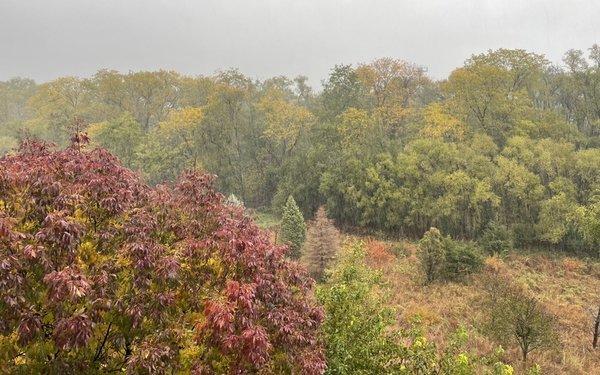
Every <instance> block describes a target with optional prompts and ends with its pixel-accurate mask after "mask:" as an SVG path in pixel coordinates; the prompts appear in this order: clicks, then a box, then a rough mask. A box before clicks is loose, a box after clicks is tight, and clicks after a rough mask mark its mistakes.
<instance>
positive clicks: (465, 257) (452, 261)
mask: <svg viewBox="0 0 600 375" xmlns="http://www.w3.org/2000/svg"><path fill="white" fill-rule="evenodd" d="M445 247H446V259H445V263H444V277H445V279H448V280H461V279H463V278H464V277H466V276H468V275H470V274H472V273H475V272H478V271H479V270H481V268H482V267H483V257H482V256H481V252H480V250H479V248H477V246H475V244H474V243H472V242H458V241H453V240H452V239H450V238H446V245H445Z"/></svg>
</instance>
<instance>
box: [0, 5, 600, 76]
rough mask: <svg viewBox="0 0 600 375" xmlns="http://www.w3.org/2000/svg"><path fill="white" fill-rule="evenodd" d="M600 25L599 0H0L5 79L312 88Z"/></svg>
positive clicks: (534, 47)
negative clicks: (344, 73) (273, 80)
mask: <svg viewBox="0 0 600 375" xmlns="http://www.w3.org/2000/svg"><path fill="white" fill-rule="evenodd" d="M599 18H600V2H598V1H594V0H578V1H564V0H549V1H539V0H534V1H523V0H521V1H518V0H506V1H490V0H472V1H466V0H463V1H448V0H421V1H419V0H372V1H366V0H363V1H357V0H295V1H294V0H257V1H248V0H240V1H233V0H214V1H213V0H206V1H186V0H127V1H124V0H104V1H98V0H54V1H48V0H0V80H6V79H8V78H11V77H14V76H25V77H30V78H34V79H35V80H37V81H47V80H51V79H54V78H56V77H59V76H64V75H75V76H83V77H85V76H89V75H91V74H93V73H94V72H95V71H97V70H98V69H101V68H108V69H116V70H119V71H125V72H126V71H129V70H156V69H173V70H177V71H179V72H182V73H187V74H193V75H197V74H211V73H214V72H215V71H217V70H220V69H226V68H230V67H235V68H239V69H240V70H241V71H242V72H244V73H246V74H248V75H250V76H252V77H256V78H265V77H269V76H274V75H288V76H295V75H298V74H303V75H306V76H308V77H309V78H310V82H311V83H312V84H313V85H314V86H319V83H320V81H321V80H322V79H324V78H325V77H326V76H327V74H328V72H329V70H330V69H331V68H332V67H333V66H334V65H335V64H339V63H360V62H368V61H370V60H372V59H374V58H377V57H381V56H390V57H396V58H401V59H405V60H409V61H412V62H415V63H417V64H419V65H422V66H424V67H426V68H427V69H428V71H429V74H430V75H431V76H433V77H434V78H444V77H445V76H446V75H447V74H448V73H449V72H450V71H451V70H452V69H454V68H455V67H457V66H459V65H461V64H462V62H463V61H464V60H465V59H466V58H468V57H469V56H470V55H471V54H473V53H478V52H483V51H486V50H488V49H495V48H499V47H506V48H524V49H527V50H530V51H533V52H538V53H544V54H546V56H547V57H548V58H549V59H550V60H552V61H554V62H560V60H561V57H562V55H563V54H564V52H565V51H566V50H568V49H570V48H579V49H586V48H588V47H590V46H591V45H592V44H593V43H595V42H597V41H598V39H599V32H600V26H599V25H600V24H599V23H598V19H599Z"/></svg>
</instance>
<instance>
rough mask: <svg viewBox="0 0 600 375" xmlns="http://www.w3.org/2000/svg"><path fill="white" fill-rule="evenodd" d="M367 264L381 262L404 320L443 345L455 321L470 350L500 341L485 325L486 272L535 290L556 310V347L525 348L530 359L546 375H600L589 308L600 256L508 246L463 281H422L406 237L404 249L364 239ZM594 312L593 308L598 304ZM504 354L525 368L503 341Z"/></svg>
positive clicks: (598, 280) (599, 276) (599, 293)
mask: <svg viewBox="0 0 600 375" xmlns="http://www.w3.org/2000/svg"><path fill="white" fill-rule="evenodd" d="M365 244H366V248H367V252H368V254H369V256H370V257H371V258H370V259H369V260H368V263H369V265H371V266H373V267H375V268H377V269H380V270H381V271H382V272H383V274H384V278H385V280H386V281H387V283H388V285H389V286H390V287H391V289H392V293H391V300H390V304H391V305H393V306H394V307H395V308H396V309H397V311H398V318H399V319H398V322H399V324H401V325H402V324H404V322H406V321H408V320H409V319H411V318H412V317H414V316H415V315H418V316H420V317H421V321H422V322H423V324H424V326H425V329H426V332H427V335H428V336H429V337H430V338H431V339H432V340H435V341H436V342H437V343H438V344H439V345H440V346H441V347H443V346H444V345H445V339H446V338H447V337H449V335H450V334H451V333H452V332H454V331H455V330H456V329H457V328H458V327H460V326H464V327H466V328H467V330H468V331H469V342H468V349H469V351H472V352H474V353H479V354H486V353H487V354H489V353H490V352H491V351H493V349H494V348H495V347H497V344H496V343H494V342H493V341H491V340H490V339H488V338H487V337H486V336H485V334H484V333H483V332H482V326H483V322H484V321H485V316H484V314H485V312H484V310H483V309H482V308H481V302H482V300H483V298H484V297H485V295H484V292H483V290H482V283H483V282H484V279H485V277H484V276H485V274H486V273H495V274H501V275H504V276H507V277H509V278H510V279H511V280H513V282H516V283H518V284H520V285H521V286H522V287H523V288H525V289H526V290H528V291H529V292H531V294H532V295H535V296H536V297H537V298H538V300H539V301H540V303H542V304H543V305H544V306H545V307H546V308H547V309H548V310H549V311H550V312H552V313H553V314H555V315H556V316H557V317H558V325H559V327H558V328H559V331H560V332H559V334H560V341H561V343H560V347H559V348H557V349H552V350H543V351H542V350H539V351H534V352H532V353H531V354H530V360H529V363H528V365H529V366H530V365H532V364H533V363H538V364H539V365H540V366H541V367H542V373H543V374H581V375H584V374H585V375H588V374H600V349H596V350H593V349H592V347H591V339H592V334H591V330H592V320H593V316H592V312H593V311H594V308H595V309H597V308H598V303H600V262H590V261H583V260H579V259H575V258H571V257H561V256H554V255H552V254H548V253H530V254H518V253H516V252H513V253H511V254H510V255H509V256H508V257H507V258H505V259H500V258H496V257H490V258H487V259H486V261H485V267H484V269H483V271H482V272H481V274H480V275H476V276H474V277H473V278H472V279H471V280H469V281H467V282H465V283H452V282H449V283H435V284H433V285H427V286H425V285H423V282H422V277H421V275H420V270H419V267H418V260H417V258H416V252H417V251H418V250H417V249H416V247H415V246H414V245H411V244H408V243H405V244H403V247H404V249H406V251H405V253H406V255H405V256H401V257H396V256H393V254H391V253H390V252H389V249H390V248H391V246H394V244H393V243H384V242H379V241H376V240H374V239H368V240H366V241H365ZM596 311H597V310H596ZM505 349H506V352H505V354H504V358H503V360H504V361H506V362H507V363H509V364H511V365H513V367H514V369H515V372H516V373H524V372H525V371H524V370H523V366H522V364H521V362H520V360H519V358H520V357H519V353H518V350H517V348H515V347H512V348H505Z"/></svg>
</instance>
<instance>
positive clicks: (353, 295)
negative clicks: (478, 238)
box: [317, 231, 508, 375]
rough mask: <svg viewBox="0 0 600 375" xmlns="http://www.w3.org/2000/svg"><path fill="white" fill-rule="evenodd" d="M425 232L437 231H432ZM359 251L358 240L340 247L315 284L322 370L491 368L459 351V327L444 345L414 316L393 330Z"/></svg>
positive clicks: (463, 337) (458, 373)
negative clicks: (322, 281)
mask: <svg viewBox="0 0 600 375" xmlns="http://www.w3.org/2000/svg"><path fill="white" fill-rule="evenodd" d="M438 233H439V231H438ZM430 237H434V238H436V237H437V236H436V235H435V231H434V233H432V236H430ZM365 256H366V253H365V250H364V248H363V245H362V244H361V243H354V244H351V245H349V246H347V247H345V248H343V249H342V250H341V252H340V257H339V260H338V263H337V265H336V266H335V267H334V268H333V269H332V271H331V273H330V274H329V278H328V280H327V282H326V283H325V284H323V285H321V286H319V288H318V289H317V298H318V299H319V301H320V302H321V303H322V304H323V307H324V309H325V321H324V323H323V326H322V327H323V338H324V341H325V348H326V353H325V356H326V359H327V370H326V373H327V374H336V375H338V374H339V375H346V374H348V375H349V374H365V375H366V374H373V375H376V374H377V375H379V374H405V375H408V374H452V375H472V374H476V373H478V372H477V370H478V369H481V368H486V369H487V370H489V371H487V373H491V371H492V367H491V366H493V363H489V364H488V363H486V362H484V361H482V359H483V357H481V358H479V357H473V356H471V355H469V354H467V353H465V351H464V346H465V344H466V342H467V339H468V335H467V332H466V330H465V329H464V328H461V329H459V330H458V331H457V332H456V333H455V334H454V335H452V336H451V337H449V340H448V344H447V345H446V347H445V348H444V350H439V348H437V347H436V345H435V344H434V343H433V342H431V341H429V340H428V339H427V338H426V336H425V335H424V333H423V332H422V329H421V324H420V322H419V319H418V317H415V318H414V319H412V320H411V321H410V322H406V323H408V326H409V327H410V328H409V329H408V330H407V331H399V330H398V329H397V328H396V326H397V322H396V321H395V312H394V310H392V309H391V308H390V307H388V305H387V303H386V298H385V297H386V293H387V291H386V288H385V284H383V283H382V282H381V275H380V274H379V273H377V272H376V271H374V270H373V269H371V268H369V267H368V266H367V265H366V264H365ZM493 362H497V360H496V359H494V361H493ZM499 365H502V364H501V363H499V364H498V365H496V366H499ZM476 368H477V370H476ZM504 374H508V373H507V372H505V373H503V375H504Z"/></svg>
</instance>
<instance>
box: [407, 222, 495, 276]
mask: <svg viewBox="0 0 600 375" xmlns="http://www.w3.org/2000/svg"><path fill="white" fill-rule="evenodd" d="M419 249H420V251H419V253H418V256H419V260H420V265H421V269H422V271H423V273H424V275H425V283H426V284H429V283H432V282H433V281H436V280H442V279H443V280H461V279H463V278H464V277H466V276H468V275H470V274H472V273H475V272H477V271H479V270H480V269H481V267H482V266H483V257H482V256H481V254H480V251H479V249H478V248H477V247H476V246H475V244H474V243H469V242H459V241H454V240H452V239H451V238H449V237H444V236H442V234H441V232H440V231H439V230H438V229H437V228H431V229H429V231H427V232H426V233H425V234H424V235H423V238H421V240H420V241H419Z"/></svg>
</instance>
